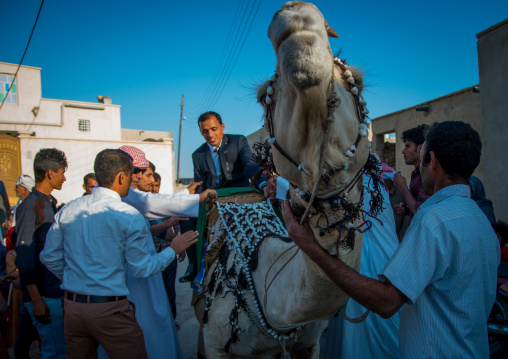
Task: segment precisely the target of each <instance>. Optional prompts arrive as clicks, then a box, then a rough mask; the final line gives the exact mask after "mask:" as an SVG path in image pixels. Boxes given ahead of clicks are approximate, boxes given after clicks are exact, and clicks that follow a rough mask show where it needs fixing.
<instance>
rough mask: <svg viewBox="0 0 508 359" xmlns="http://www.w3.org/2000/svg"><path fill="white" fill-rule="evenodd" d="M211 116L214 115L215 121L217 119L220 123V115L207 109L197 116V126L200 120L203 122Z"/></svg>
mask: <svg viewBox="0 0 508 359" xmlns="http://www.w3.org/2000/svg"><path fill="white" fill-rule="evenodd" d="M212 116H214V117H216V118H217V121H219V124H220V125H222V118H221V117H220V115H219V114H218V113H217V112H213V111H207V112H205V113H202V114H201V115H200V116H199V118H198V126H199V124H200V123H201V122H204V121H206V120H208V119H209V118H210V117H212Z"/></svg>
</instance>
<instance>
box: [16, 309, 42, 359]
mask: <svg viewBox="0 0 508 359" xmlns="http://www.w3.org/2000/svg"><path fill="white" fill-rule="evenodd" d="M20 312H21V314H20V317H19V326H18V331H17V332H16V341H15V342H14V357H15V358H16V359H30V347H31V346H32V342H33V340H34V339H35V338H36V337H37V330H36V329H35V327H34V325H33V323H32V317H30V314H29V313H28V311H27V310H26V308H25V306H24V305H23V303H21V308H20Z"/></svg>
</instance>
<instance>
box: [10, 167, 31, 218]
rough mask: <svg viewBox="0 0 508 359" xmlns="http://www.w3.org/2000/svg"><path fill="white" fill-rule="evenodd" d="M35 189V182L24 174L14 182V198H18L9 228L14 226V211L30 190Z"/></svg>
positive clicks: (13, 211)
mask: <svg viewBox="0 0 508 359" xmlns="http://www.w3.org/2000/svg"><path fill="white" fill-rule="evenodd" d="M34 187H35V181H34V179H33V178H32V177H30V176H29V175H26V174H23V173H22V174H21V176H19V177H18V179H17V180H16V186H15V187H14V191H16V197H18V202H16V205H15V206H14V209H13V210H12V224H10V225H9V227H14V226H15V225H16V209H17V208H18V206H19V205H20V204H21V202H23V200H24V199H25V198H26V196H28V194H29V193H30V192H32V188H34Z"/></svg>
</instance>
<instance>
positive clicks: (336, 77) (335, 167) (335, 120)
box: [257, 1, 369, 198]
mask: <svg viewBox="0 0 508 359" xmlns="http://www.w3.org/2000/svg"><path fill="white" fill-rule="evenodd" d="M328 36H334V37H338V36H337V34H336V33H335V31H333V29H331V28H330V27H329V26H328V24H327V22H326V20H325V19H324V17H323V15H322V14H321V12H320V11H319V10H318V9H317V7H316V6H314V5H313V4H310V3H305V2H302V1H292V2H287V3H285V4H284V5H283V7H282V9H281V10H279V11H278V12H277V13H276V14H275V15H274V17H273V20H272V22H271V24H270V26H269V28H268V37H269V38H270V40H271V42H272V45H273V48H274V50H275V52H276V55H277V66H276V75H274V76H273V77H272V78H271V79H270V80H268V81H266V82H265V83H264V84H263V85H261V86H260V87H259V89H258V96H257V98H258V102H259V103H261V104H262V106H263V108H264V110H265V115H266V116H265V128H266V129H268V131H269V132H270V135H271V137H272V139H271V141H272V142H273V141H274V139H275V141H276V144H277V145H276V146H274V145H272V156H273V162H274V165H275V168H276V170H277V172H278V173H279V174H280V175H281V176H282V177H284V178H286V179H288V180H289V181H290V182H291V183H292V184H294V185H295V186H296V187H298V189H299V190H301V191H304V192H308V193H309V192H311V191H312V190H313V187H314V184H315V183H316V181H319V182H318V183H319V185H318V186H317V190H316V194H317V197H318V198H328V197H330V196H333V195H337V194H339V193H341V191H344V189H345V187H347V186H348V184H350V183H351V182H352V181H353V180H354V178H355V176H356V175H357V174H358V172H359V171H360V170H361V169H362V167H363V166H364V164H365V162H366V160H367V157H368V154H369V144H368V139H367V137H366V134H367V125H366V123H365V113H366V109H365V108H364V105H365V103H364V102H363V97H362V94H361V92H362V88H363V80H362V77H361V75H360V73H359V72H358V71H356V70H355V69H353V68H352V67H349V66H347V65H345V64H343V63H342V62H341V61H340V60H339V59H336V58H334V56H333V54H332V52H331V49H330V44H329V42H328ZM321 158H322V161H323V163H321V164H320V159H321ZM360 182H361V181H360ZM358 196H359V193H358Z"/></svg>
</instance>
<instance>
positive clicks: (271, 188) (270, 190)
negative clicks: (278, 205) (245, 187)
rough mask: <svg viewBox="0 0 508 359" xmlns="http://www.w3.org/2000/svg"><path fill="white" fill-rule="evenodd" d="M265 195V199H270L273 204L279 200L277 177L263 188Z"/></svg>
mask: <svg viewBox="0 0 508 359" xmlns="http://www.w3.org/2000/svg"><path fill="white" fill-rule="evenodd" d="M263 193H264V195H265V198H270V201H271V202H272V203H273V202H275V201H276V200H277V198H276V195H277V176H273V177H271V178H270V179H269V180H268V181H267V182H266V186H265V187H263Z"/></svg>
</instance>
